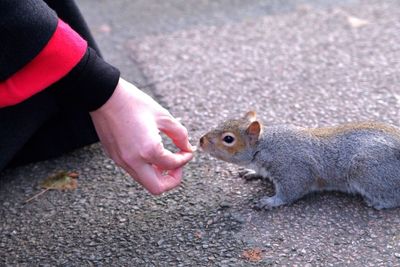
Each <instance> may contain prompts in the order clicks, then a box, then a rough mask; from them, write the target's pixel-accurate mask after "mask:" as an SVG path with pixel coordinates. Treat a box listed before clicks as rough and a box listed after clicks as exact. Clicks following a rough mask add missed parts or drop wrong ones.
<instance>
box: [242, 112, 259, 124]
mask: <svg viewBox="0 0 400 267" xmlns="http://www.w3.org/2000/svg"><path fill="white" fill-rule="evenodd" d="M244 117H245V118H246V119H247V120H248V121H250V122H253V121H255V120H256V117H257V114H256V112H255V111H249V112H247V113H246V114H245V115H244Z"/></svg>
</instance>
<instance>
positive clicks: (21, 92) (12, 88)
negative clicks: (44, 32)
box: [0, 19, 87, 107]
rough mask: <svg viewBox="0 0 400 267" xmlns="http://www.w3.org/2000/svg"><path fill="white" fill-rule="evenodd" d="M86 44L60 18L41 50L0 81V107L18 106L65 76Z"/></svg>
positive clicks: (77, 59) (78, 58)
mask: <svg viewBox="0 0 400 267" xmlns="http://www.w3.org/2000/svg"><path fill="white" fill-rule="evenodd" d="M86 49H87V42H86V41H85V40H84V39H82V37H80V36H79V34H78V33H76V32H75V31H74V30H73V29H71V27H69V26H68V25H67V24H66V23H64V22H63V21H62V20H60V19H59V21H58V25H57V28H56V30H55V32H54V34H53V36H52V37H51V38H50V40H49V42H48V43H47V44H46V46H45V47H44V48H43V50H42V51H40V53H39V54H38V55H37V56H36V57H35V58H34V59H33V60H32V61H30V62H29V63H28V64H26V65H25V66H24V67H23V68H21V69H20V70H19V71H17V72H16V73H14V74H13V75H12V76H11V77H9V78H8V79H7V80H5V81H1V82H0V107H7V106H12V105H15V104H18V103H20V102H22V101H24V100H26V99H28V98H29V97H31V96H32V95H34V94H36V93H38V92H40V91H42V90H44V89H45V88H47V87H49V86H50V85H51V84H53V83H55V82H57V81H58V80H60V79H61V78H63V77H64V76H65V75H67V74H68V73H69V72H70V71H71V70H72V69H73V68H74V67H75V66H76V65H77V64H78V63H79V61H80V60H81V59H82V57H83V56H84V54H85V52H86Z"/></svg>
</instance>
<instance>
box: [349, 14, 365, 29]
mask: <svg viewBox="0 0 400 267" xmlns="http://www.w3.org/2000/svg"><path fill="white" fill-rule="evenodd" d="M347 22H348V23H349V24H350V26H351V27H353V28H360V27H363V26H365V25H367V24H369V22H368V21H367V20H365V19H360V18H357V17H353V16H348V17H347Z"/></svg>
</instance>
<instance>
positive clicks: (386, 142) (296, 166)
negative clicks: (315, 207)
mask: <svg viewBox="0 0 400 267" xmlns="http://www.w3.org/2000/svg"><path fill="white" fill-rule="evenodd" d="M393 129H396V131H398V132H390V131H383V130H382V129H356V128H355V129H350V130H347V131H343V132H337V133H334V134H332V135H327V136H323V137H319V136H318V135H314V134H312V132H311V131H309V130H308V129H305V128H300V127H295V126H287V125H286V126H273V127H264V128H263V131H262V133H261V135H260V137H259V140H258V142H257V144H256V145H255V146H253V147H247V148H246V149H245V150H244V151H243V153H240V152H239V153H237V154H236V155H234V158H235V160H234V163H236V164H239V165H243V166H245V167H247V168H250V169H253V170H255V171H256V172H257V173H258V174H260V175H262V176H268V177H269V178H270V179H271V180H272V181H273V183H274V185H275V191H276V194H275V195H274V196H272V197H264V198H262V199H261V200H260V201H259V205H258V206H259V207H262V208H271V207H277V206H280V205H284V204H290V203H292V202H294V201H296V200H297V199H299V198H301V197H303V196H304V195H306V194H308V193H310V192H314V191H324V190H336V191H341V192H346V193H351V194H361V195H362V196H363V198H364V200H365V201H366V203H367V204H368V205H369V206H372V207H374V208H376V209H383V208H394V207H397V206H400V131H399V130H398V129H397V128H394V127H393ZM249 149H250V150H251V151H249ZM241 163H242V164H241Z"/></svg>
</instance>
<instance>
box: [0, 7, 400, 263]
mask: <svg viewBox="0 0 400 267" xmlns="http://www.w3.org/2000/svg"><path fill="white" fill-rule="evenodd" d="M283 2H284V3H283ZM79 4H80V5H81V7H82V10H83V13H84V14H85V16H86V17H87V19H88V22H89V25H90V27H91V28H92V30H93V32H94V34H95V37H96V39H97V40H98V42H99V45H100V47H101V48H102V50H103V54H104V56H105V57H106V59H107V60H109V61H110V62H112V63H113V64H114V65H116V66H118V67H120V69H121V71H122V73H123V76H124V77H126V78H127V79H128V80H130V81H135V82H136V83H137V84H138V85H139V86H140V87H142V88H144V90H146V91H148V92H149V93H151V94H152V95H153V96H154V97H156V98H157V100H158V101H160V102H161V103H163V104H164V105H165V106H166V107H168V108H169V110H170V111H171V112H172V114H174V115H175V116H176V117H178V118H180V119H181V120H182V122H183V123H184V124H185V126H186V127H187V128H188V129H189V132H190V135H191V140H192V142H193V143H196V142H197V139H198V138H199V137H200V136H201V134H202V133H204V132H206V131H207V130H208V129H209V128H210V127H213V126H215V125H216V123H218V122H220V121H222V120H224V119H225V118H227V117H232V116H240V115H242V114H243V113H244V112H246V111H248V110H250V109H253V110H256V111H257V112H258V114H259V117H260V118H261V119H262V121H263V122H264V123H265V124H266V125H268V124H280V123H293V124H297V125H302V126H323V125H334V124H337V123H341V122H349V121H360V120H371V119H372V120H380V121H387V122H391V123H393V124H395V125H400V122H399V110H400V89H399V82H400V76H399V70H400V61H399V54H400V35H399V29H400V21H399V20H398V18H399V17H400V3H399V2H398V1H384V2H383V1H370V0H368V1H234V0H231V1H228V0H218V1H205V0H204V1H183V0H182V1H178V0H174V1H155V0H151V1H144V0H143V1H96V5H94V4H93V1H89V0H84V1H79ZM58 170H71V171H72V170H73V171H76V172H78V173H79V174H80V177H79V186H78V189H77V190H75V191H67V192H58V191H49V192H46V193H45V194H43V195H42V196H40V197H38V198H37V199H36V200H34V201H31V202H29V203H28V204H24V201H25V200H26V199H28V198H29V197H31V196H32V195H34V194H35V193H37V192H40V188H39V182H40V181H41V180H42V179H44V178H45V177H47V176H48V175H50V174H52V173H54V172H57V171H58ZM0 175H1V180H0V182H1V184H0V215H1V218H2V220H1V222H0V265H2V266H3V265H4V266H39V265H40V266H64V265H65V266H400V214H399V211H400V210H399V208H398V209H392V210H382V211H376V210H374V209H371V208H369V207H367V206H366V205H365V204H364V203H363V202H362V200H361V198H360V197H358V196H348V195H345V194H340V193H322V194H314V195H309V196H307V197H305V198H303V199H302V200H300V201H298V202H296V203H294V204H293V205H290V206H285V207H281V208H277V209H274V210H272V211H258V210H255V209H253V205H254V202H255V201H257V199H259V198H260V197H262V196H264V195H266V194H269V195H271V194H273V188H272V186H271V184H269V183H267V182H265V181H261V180H256V181H249V182H246V181H244V180H243V179H241V178H240V177H239V174H238V168H237V167H236V166H233V165H230V164H227V163H224V162H221V161H217V160H214V159H211V158H209V157H207V156H205V155H202V154H197V155H196V157H195V159H194V160H193V161H192V162H191V163H189V164H188V165H187V167H186V169H185V178H184V182H183V184H182V186H181V187H180V188H178V189H176V190H173V191H172V192H170V193H167V194H165V195H163V196H161V197H152V196H150V195H149V194H148V193H146V192H145V191H144V190H143V189H141V188H140V187H139V186H138V185H137V184H136V183H134V182H133V181H132V179H131V178H130V177H128V176H127V175H126V174H125V173H124V172H123V171H122V170H120V169H119V168H117V167H116V166H115V165H114V164H113V163H112V162H111V161H110V160H109V159H107V157H105V155H104V154H103V152H102V150H101V147H100V146H99V145H94V146H91V147H88V148H84V149H81V150H78V151H76V152H73V153H70V154H68V155H65V156H63V157H61V158H58V159H54V160H50V161H46V162H41V163H38V164H31V165H29V166H25V167H21V168H18V169H15V170H10V171H6V172H3V173H1V174H0ZM250 252H253V256H254V257H253V259H254V260H257V261H254V262H252V261H250V259H249V257H248V255H249V254H251V253H250Z"/></svg>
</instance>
